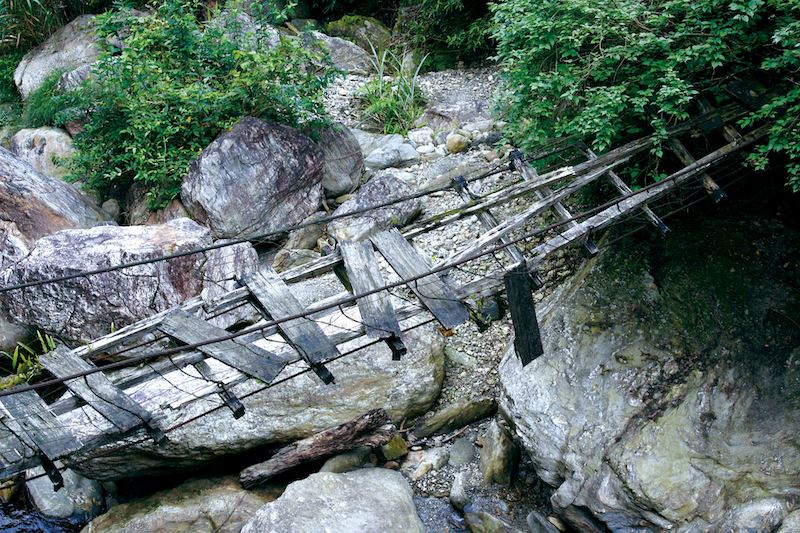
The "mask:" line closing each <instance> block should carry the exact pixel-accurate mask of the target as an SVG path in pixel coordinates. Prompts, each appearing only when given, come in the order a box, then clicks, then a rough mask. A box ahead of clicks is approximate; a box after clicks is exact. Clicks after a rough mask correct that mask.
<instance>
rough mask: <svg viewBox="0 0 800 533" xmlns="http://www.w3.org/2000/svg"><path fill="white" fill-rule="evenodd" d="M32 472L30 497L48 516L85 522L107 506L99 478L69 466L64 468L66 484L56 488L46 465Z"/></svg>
mask: <svg viewBox="0 0 800 533" xmlns="http://www.w3.org/2000/svg"><path fill="white" fill-rule="evenodd" d="M29 475H30V477H31V478H32V479H31V480H29V481H27V482H26V483H25V488H26V489H27V492H28V499H29V500H30V502H31V504H33V506H34V507H35V508H36V510H37V511H39V512H40V513H41V514H42V515H44V516H46V517H48V518H56V519H59V520H66V521H68V522H70V523H72V524H78V525H83V524H85V523H87V522H88V521H89V520H91V519H92V518H94V517H95V516H97V515H99V514H100V513H102V512H103V510H104V509H105V500H104V494H103V487H101V486H100V483H98V482H97V481H93V480H91V479H86V478H85V477H83V476H81V475H79V474H76V473H75V472H73V471H72V470H70V469H65V470H62V471H61V475H62V477H63V478H64V486H63V487H62V488H61V489H60V490H58V491H55V490H53V482H52V481H50V479H48V478H47V476H45V475H44V469H43V468H41V467H37V468H34V469H32V470H30V471H29Z"/></svg>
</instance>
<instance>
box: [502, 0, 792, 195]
mask: <svg viewBox="0 0 800 533" xmlns="http://www.w3.org/2000/svg"><path fill="white" fill-rule="evenodd" d="M493 11H494V18H495V24H496V28H495V30H494V36H495V38H496V40H497V43H498V52H497V55H498V58H499V59H500V61H501V63H502V66H503V72H504V77H505V89H506V91H505V94H504V95H503V96H504V98H505V102H504V111H505V115H506V119H507V121H508V123H509V133H510V135H511V136H512V137H513V138H514V139H515V140H516V141H517V142H518V143H519V144H520V145H521V146H523V147H525V148H531V147H532V146H534V145H536V144H537V143H540V142H542V141H543V140H545V139H549V138H554V137H560V136H571V135H574V136H578V137H581V138H583V139H586V140H588V141H589V142H590V143H591V144H592V145H593V147H594V148H595V149H597V150H604V149H607V148H608V147H609V146H611V145H612V144H613V143H615V142H618V141H619V140H620V139H622V138H624V137H626V136H630V135H638V134H642V133H644V132H655V133H656V134H661V135H663V134H664V132H665V130H666V128H667V127H668V125H669V124H671V123H674V122H676V121H679V120H682V119H684V118H686V117H687V116H688V112H689V107H690V104H691V103H692V101H693V99H694V98H695V96H696V95H697V94H698V93H701V92H705V93H710V94H716V93H720V92H721V91H720V88H721V87H722V86H723V85H724V84H725V83H726V82H727V81H729V80H731V79H734V78H737V77H747V76H754V77H755V78H757V79H762V80H764V81H766V82H768V83H771V82H775V83H776V84H778V83H779V84H785V85H788V91H787V92H788V95H787V96H785V97H782V98H781V99H778V100H774V101H773V102H772V104H769V105H768V106H766V107H765V108H764V109H762V110H761V112H759V113H758V114H756V116H757V117H760V118H765V117H770V116H773V117H776V118H777V117H780V118H781V120H779V122H778V123H777V124H776V127H775V128H773V133H772V136H771V138H770V141H769V143H768V144H767V145H766V146H765V147H763V148H761V149H760V150H759V152H758V153H759V154H760V155H761V156H762V158H761V159H760V162H761V163H762V164H763V163H764V161H765V160H764V159H763V157H764V156H766V154H768V153H770V152H776V151H777V152H783V153H785V154H788V155H789V157H790V158H792V161H794V162H796V161H798V158H800V154H799V153H798V150H799V148H798V147H800V139H798V133H797V129H798V128H797V127H796V120H797V118H796V117H797V110H798V109H797V108H798V105H800V104H799V103H798V102H799V101H800V98H798V94H797V91H798V86H797V82H796V75H797V72H798V61H799V60H798V54H797V50H798V48H797V44H798V34H799V33H800V32H798V22H797V21H798V18H800V17H799V16H798V15H799V14H800V1H798V0H745V1H741V2H740V1H734V2H731V1H730V0H725V1H722V0H697V1H694V2H686V1H683V0H614V1H611V0H557V1H556V0H508V1H506V2H502V3H499V4H496V5H495V6H494V7H493ZM792 80H795V81H792ZM720 96H721V95H720ZM789 109H793V110H794V113H789V114H787V113H786V111H787V110H789ZM754 118H755V117H754ZM657 150H658V149H656V151H657ZM789 170H790V172H792V178H791V179H792V182H793V183H795V184H796V185H795V186H796V187H797V186H798V185H800V183H798V166H797V164H796V163H792V164H791V165H790V167H789Z"/></svg>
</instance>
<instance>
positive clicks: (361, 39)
mask: <svg viewBox="0 0 800 533" xmlns="http://www.w3.org/2000/svg"><path fill="white" fill-rule="evenodd" d="M325 29H326V30H328V33H329V34H330V35H333V36H335V37H343V38H345V39H348V40H350V41H352V42H354V43H356V44H357V45H358V46H360V47H361V48H363V49H364V50H366V51H367V52H372V50H373V49H374V50H376V51H381V50H384V49H386V48H388V47H389V45H390V44H391V40H392V34H391V32H390V31H389V28H387V27H386V26H384V25H383V23H382V22H381V21H380V20H378V19H376V18H373V17H365V16H361V15H347V16H344V17H342V18H340V19H339V20H334V21H331V22H329V23H328V24H327V26H326V28H325Z"/></svg>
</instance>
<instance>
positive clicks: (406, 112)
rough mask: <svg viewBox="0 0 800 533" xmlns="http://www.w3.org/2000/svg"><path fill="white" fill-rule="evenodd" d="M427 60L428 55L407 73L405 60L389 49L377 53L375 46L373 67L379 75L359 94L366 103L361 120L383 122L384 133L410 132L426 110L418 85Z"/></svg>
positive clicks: (363, 103)
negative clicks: (391, 74) (420, 73)
mask: <svg viewBox="0 0 800 533" xmlns="http://www.w3.org/2000/svg"><path fill="white" fill-rule="evenodd" d="M424 63H425V58H423V59H422V61H420V63H419V65H418V66H417V68H416V70H415V71H414V72H408V71H407V70H406V69H404V68H403V60H402V59H401V58H400V57H398V56H397V55H395V54H394V53H393V52H391V51H390V50H384V51H383V52H382V53H381V54H378V53H377V52H375V50H374V49H373V58H372V66H373V68H374V69H375V72H376V75H375V77H374V78H373V79H371V80H370V81H368V82H367V83H365V84H364V86H363V87H362V88H361V89H360V91H359V93H358V98H359V100H360V101H361V103H362V106H363V109H362V119H364V120H366V121H368V122H372V123H376V124H378V125H380V126H381V127H382V128H383V132H384V133H402V134H406V133H408V130H409V129H410V128H411V126H412V125H413V124H414V121H415V120H417V118H419V116H420V115H421V114H422V112H423V111H424V109H425V98H424V97H423V95H422V92H421V91H420V89H419V86H418V84H417V79H418V77H419V71H420V69H421V68H422V66H423V64H424ZM390 73H394V74H395V75H394V76H390V75H389V74H390Z"/></svg>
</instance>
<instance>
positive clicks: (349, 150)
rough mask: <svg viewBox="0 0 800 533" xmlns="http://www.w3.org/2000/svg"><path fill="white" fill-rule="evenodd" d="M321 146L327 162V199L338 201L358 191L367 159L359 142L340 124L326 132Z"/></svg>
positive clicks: (324, 180) (324, 170)
mask: <svg viewBox="0 0 800 533" xmlns="http://www.w3.org/2000/svg"><path fill="white" fill-rule="evenodd" d="M319 145H320V147H321V148H322V154H323V157H324V158H325V163H324V164H323V177H322V188H323V189H324V190H325V195H326V196H328V197H329V198H335V197H336V196H339V195H341V194H345V193H349V192H352V191H353V190H354V189H355V188H356V187H358V184H359V182H360V181H361V175H362V174H363V173H364V156H363V155H362V154H361V146H360V145H359V144H358V139H356V136H355V135H353V132H351V131H350V130H349V129H347V128H346V127H345V126H344V125H342V124H340V123H336V124H333V125H332V126H330V127H328V128H325V130H324V131H323V132H322V137H321V138H320V141H319Z"/></svg>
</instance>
